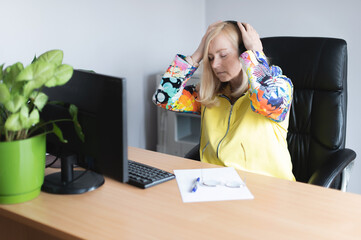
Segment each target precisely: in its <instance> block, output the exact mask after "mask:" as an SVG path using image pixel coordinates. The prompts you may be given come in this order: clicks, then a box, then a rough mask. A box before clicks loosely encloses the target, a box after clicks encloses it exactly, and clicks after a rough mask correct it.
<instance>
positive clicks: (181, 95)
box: [153, 55, 201, 114]
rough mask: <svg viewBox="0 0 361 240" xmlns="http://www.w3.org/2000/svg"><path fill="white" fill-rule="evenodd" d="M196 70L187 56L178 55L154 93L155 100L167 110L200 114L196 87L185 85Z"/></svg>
mask: <svg viewBox="0 0 361 240" xmlns="http://www.w3.org/2000/svg"><path fill="white" fill-rule="evenodd" d="M196 70H197V68H195V67H193V66H192V65H190V64H189V63H188V62H187V61H186V60H185V56H183V55H177V56H176V57H175V59H174V61H173V62H172V64H171V65H170V66H169V68H168V69H167V71H166V72H165V74H164V75H163V77H162V81H161V82H160V85H159V86H158V88H157V90H156V91H155V93H154V95H153V102H154V103H155V104H156V105H157V106H159V107H162V108H164V109H167V110H171V111H176V112H188V113H197V114H199V113H200V111H201V104H200V103H199V102H198V101H197V98H198V92H197V90H196V87H195V86H194V85H189V86H185V85H186V82H187V81H188V80H189V79H190V78H191V77H192V75H193V73H194V72H195V71H196Z"/></svg>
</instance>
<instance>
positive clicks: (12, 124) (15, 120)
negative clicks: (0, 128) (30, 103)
mask: <svg viewBox="0 0 361 240" xmlns="http://www.w3.org/2000/svg"><path fill="white" fill-rule="evenodd" d="M5 129H6V130H7V131H14V132H15V131H19V130H21V129H22V124H21V121H20V116H19V113H13V114H11V115H10V117H8V119H7V120H6V122H5Z"/></svg>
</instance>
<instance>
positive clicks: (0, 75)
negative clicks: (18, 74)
mask: <svg viewBox="0 0 361 240" xmlns="http://www.w3.org/2000/svg"><path fill="white" fill-rule="evenodd" d="M3 69H4V64H1V65H0V80H2V79H3Z"/></svg>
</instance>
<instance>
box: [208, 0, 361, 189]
mask: <svg viewBox="0 0 361 240" xmlns="http://www.w3.org/2000/svg"><path fill="white" fill-rule="evenodd" d="M360 9H361V1H359V0H345V1H330V0H302V1H287V0H273V1H267V0H258V1H239V0H227V1H217V0H208V1H207V3H206V25H207V26H208V25H209V24H210V23H212V22H214V21H216V20H227V19H234V20H238V21H244V22H249V23H250V24H251V25H253V26H254V28H255V29H256V30H257V31H258V33H259V34H260V36H261V37H269V36H320V37H335V38H343V39H345V40H346V41H347V44H348V121H347V139H346V147H348V148H351V149H353V150H355V151H356V153H358V155H359V156H361V141H360V140H361V137H360V134H361V125H360V124H358V121H359V119H360V117H361V112H360V111H359V107H358V106H359V104H360V98H359V94H360V93H359V91H360V89H361V81H360V80H359V76H358V74H357V71H358V70H359V69H360V66H359V64H360V60H359V58H360V57H359V56H360V55H361V44H360V42H361V31H360V27H359V23H361V14H360ZM281 67H282V66H281ZM359 158H360V157H358V158H356V164H355V167H354V169H353V173H352V175H351V178H350V183H349V189H348V191H350V192H354V193H361V164H360V162H359Z"/></svg>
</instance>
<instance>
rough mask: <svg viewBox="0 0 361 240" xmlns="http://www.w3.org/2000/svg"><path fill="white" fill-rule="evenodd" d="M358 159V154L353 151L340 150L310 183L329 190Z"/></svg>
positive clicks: (316, 173) (315, 174)
mask: <svg viewBox="0 0 361 240" xmlns="http://www.w3.org/2000/svg"><path fill="white" fill-rule="evenodd" d="M355 158H356V153H355V152H354V151H353V150H351V149H347V148H345V149H340V150H339V151H337V152H335V153H334V154H332V155H331V157H330V159H329V160H328V161H326V162H325V163H324V164H323V165H322V166H321V167H320V168H319V169H318V170H317V171H316V172H315V173H314V174H312V176H311V178H310V180H309V181H308V183H310V184H314V185H319V186H323V187H326V188H329V187H330V186H331V184H332V183H333V181H334V180H335V178H336V177H337V176H338V175H340V174H341V173H342V171H343V170H344V169H345V167H347V165H348V164H350V163H351V162H352V161H353V160H354V159H355Z"/></svg>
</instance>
